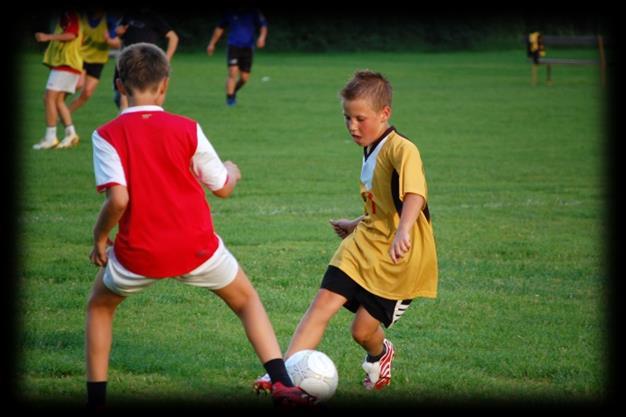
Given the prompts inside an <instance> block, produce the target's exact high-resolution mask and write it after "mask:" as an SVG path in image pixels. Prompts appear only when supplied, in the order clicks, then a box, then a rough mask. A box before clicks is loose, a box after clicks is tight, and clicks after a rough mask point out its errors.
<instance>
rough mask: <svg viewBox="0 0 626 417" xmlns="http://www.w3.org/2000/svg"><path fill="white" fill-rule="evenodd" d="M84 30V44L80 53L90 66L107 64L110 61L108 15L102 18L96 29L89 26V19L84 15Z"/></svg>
mask: <svg viewBox="0 0 626 417" xmlns="http://www.w3.org/2000/svg"><path fill="white" fill-rule="evenodd" d="M80 24H81V27H82V28H83V44H82V45H81V47H80V53H81V55H82V56H83V60H84V61H85V62H88V63H90V64H106V63H107V61H108V60H109V45H108V44H107V41H106V32H107V30H108V25H107V19H106V15H103V16H102V17H101V18H100V21H99V22H98V24H97V25H96V26H95V27H92V26H91V25H90V24H89V17H88V16H85V15H83V16H82V17H81V19H80Z"/></svg>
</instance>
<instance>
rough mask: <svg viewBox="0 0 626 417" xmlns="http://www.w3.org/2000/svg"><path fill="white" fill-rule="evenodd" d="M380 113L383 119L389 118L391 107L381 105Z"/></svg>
mask: <svg viewBox="0 0 626 417" xmlns="http://www.w3.org/2000/svg"><path fill="white" fill-rule="evenodd" d="M380 113H381V115H382V116H383V118H384V120H385V121H387V120H389V119H390V118H391V107H390V106H383V109H382V111H381V112H380Z"/></svg>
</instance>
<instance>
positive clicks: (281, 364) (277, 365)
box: [263, 358, 293, 387]
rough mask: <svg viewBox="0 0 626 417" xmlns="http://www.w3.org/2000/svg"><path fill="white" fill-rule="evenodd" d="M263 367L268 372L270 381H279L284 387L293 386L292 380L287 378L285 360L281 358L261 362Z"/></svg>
mask: <svg viewBox="0 0 626 417" xmlns="http://www.w3.org/2000/svg"><path fill="white" fill-rule="evenodd" d="M263 367H264V368H265V370H266V371H267V373H268V374H269V376H270V379H271V380H272V383H274V382H281V383H282V384H283V385H284V386H286V387H293V382H292V381H291V378H289V374H288V373H287V368H285V361H284V360H283V359H282V358H277V359H272V360H269V361H267V362H265V363H264V364H263Z"/></svg>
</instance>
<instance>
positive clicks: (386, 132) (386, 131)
mask: <svg viewBox="0 0 626 417" xmlns="http://www.w3.org/2000/svg"><path fill="white" fill-rule="evenodd" d="M395 130H396V128H395V127H393V126H390V127H389V128H387V130H385V131H384V132H383V134H382V135H380V137H379V138H378V139H376V140H375V141H374V142H372V145H371V147H370V150H369V152H368V151H367V146H365V147H364V148H363V159H367V158H368V157H369V156H370V155H371V154H372V152H374V150H375V149H376V148H377V147H378V145H380V142H382V140H383V139H385V138H386V137H387V136H389V134H390V133H391V132H395Z"/></svg>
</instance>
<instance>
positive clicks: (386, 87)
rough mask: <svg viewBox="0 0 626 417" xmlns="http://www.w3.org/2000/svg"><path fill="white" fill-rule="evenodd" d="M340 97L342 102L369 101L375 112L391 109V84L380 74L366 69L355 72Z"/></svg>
mask: <svg viewBox="0 0 626 417" xmlns="http://www.w3.org/2000/svg"><path fill="white" fill-rule="evenodd" d="M340 95H341V98H343V99H344V100H355V99H361V98H366V99H369V100H370V101H371V102H372V105H373V107H374V109H376V110H377V111H379V110H382V108H383V107H384V106H389V107H391V97H392V89H391V84H390V83H389V81H388V80H387V79H386V78H385V77H384V76H383V75H382V74H381V73H379V72H374V71H370V70H367V69H366V70H358V71H356V72H355V73H354V76H353V77H352V79H351V80H350V81H348V84H346V86H345V87H344V88H343V89H342V90H341V92H340Z"/></svg>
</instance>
